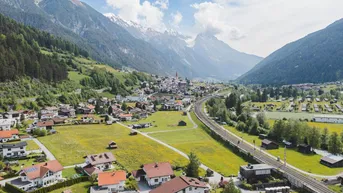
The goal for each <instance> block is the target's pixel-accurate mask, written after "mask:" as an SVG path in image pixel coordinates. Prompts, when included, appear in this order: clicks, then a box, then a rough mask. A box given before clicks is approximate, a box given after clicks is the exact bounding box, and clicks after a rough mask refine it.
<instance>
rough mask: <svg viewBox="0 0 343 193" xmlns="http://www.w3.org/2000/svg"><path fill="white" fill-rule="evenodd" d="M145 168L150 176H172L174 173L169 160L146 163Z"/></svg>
mask: <svg viewBox="0 0 343 193" xmlns="http://www.w3.org/2000/svg"><path fill="white" fill-rule="evenodd" d="M143 170H144V171H145V173H146V175H147V176H148V177H149V178H154V177H161V176H171V175H173V174H174V172H173V169H172V167H171V165H170V163H169V162H161V163H151V164H145V165H144V166H143Z"/></svg>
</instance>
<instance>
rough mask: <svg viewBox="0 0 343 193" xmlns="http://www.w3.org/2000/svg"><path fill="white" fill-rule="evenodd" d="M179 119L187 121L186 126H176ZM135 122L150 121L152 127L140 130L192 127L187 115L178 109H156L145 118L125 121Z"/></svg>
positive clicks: (151, 130)
mask: <svg viewBox="0 0 343 193" xmlns="http://www.w3.org/2000/svg"><path fill="white" fill-rule="evenodd" d="M180 120H183V121H185V122H186V123H187V126H178V123H179V121H180ZM136 123H152V125H153V126H152V127H150V128H146V129H141V130H140V131H142V132H153V131H162V130H177V129H188V128H193V127H194V125H193V124H192V122H191V121H190V120H189V119H188V116H184V115H183V112H180V111H158V112H156V113H154V114H152V115H151V116H149V117H148V118H146V119H142V120H139V121H138V122H126V124H136Z"/></svg>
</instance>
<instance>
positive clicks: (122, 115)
mask: <svg viewBox="0 0 343 193" xmlns="http://www.w3.org/2000/svg"><path fill="white" fill-rule="evenodd" d="M119 117H121V118H123V117H132V114H120V115H119Z"/></svg>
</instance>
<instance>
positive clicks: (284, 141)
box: [282, 140, 294, 148]
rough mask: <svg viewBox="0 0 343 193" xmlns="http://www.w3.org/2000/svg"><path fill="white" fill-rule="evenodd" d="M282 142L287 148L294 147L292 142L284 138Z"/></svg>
mask: <svg viewBox="0 0 343 193" xmlns="http://www.w3.org/2000/svg"><path fill="white" fill-rule="evenodd" d="M282 143H283V144H284V145H285V147H286V148H293V147H294V145H293V143H292V142H289V141H286V140H283V141H282Z"/></svg>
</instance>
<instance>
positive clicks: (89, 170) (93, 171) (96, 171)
mask: <svg viewBox="0 0 343 193" xmlns="http://www.w3.org/2000/svg"><path fill="white" fill-rule="evenodd" d="M83 170H84V171H85V172H86V173H87V174H88V175H90V176H91V175H93V174H99V173H100V172H101V170H99V169H98V168H97V167H93V166H92V165H90V164H88V165H86V166H84V167H83Z"/></svg>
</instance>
